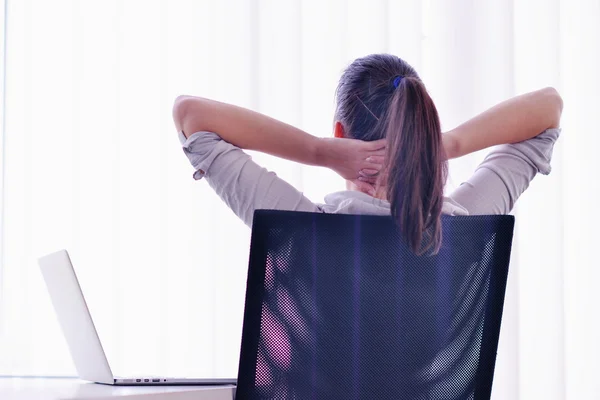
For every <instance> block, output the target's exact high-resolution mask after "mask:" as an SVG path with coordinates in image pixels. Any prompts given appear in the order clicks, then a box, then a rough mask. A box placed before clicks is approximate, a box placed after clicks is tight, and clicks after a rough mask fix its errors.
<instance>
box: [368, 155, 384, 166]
mask: <svg viewBox="0 0 600 400" xmlns="http://www.w3.org/2000/svg"><path fill="white" fill-rule="evenodd" d="M384 159H385V157H384V156H383V155H371V156H369V157H367V158H365V161H366V162H367V163H369V164H377V165H383V160H384Z"/></svg>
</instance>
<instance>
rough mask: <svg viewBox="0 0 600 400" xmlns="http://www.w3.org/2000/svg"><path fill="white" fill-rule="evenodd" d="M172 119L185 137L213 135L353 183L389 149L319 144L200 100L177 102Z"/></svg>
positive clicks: (262, 118)
mask: <svg viewBox="0 0 600 400" xmlns="http://www.w3.org/2000/svg"><path fill="white" fill-rule="evenodd" d="M173 119H174V122H175V126H176V128H177V130H178V131H183V133H184V135H185V136H186V137H188V136H190V135H191V134H193V133H195V132H199V131H209V132H214V133H216V134H217V135H219V136H220V137H221V138H222V139H223V140H225V141H227V142H229V143H231V144H233V145H235V146H237V147H239V148H242V149H248V150H257V151H261V152H264V153H267V154H271V155H274V156H277V157H281V158H285V159H287V160H291V161H296V162H299V163H302V164H307V165H315V166H321V167H327V168H331V169H333V170H334V171H336V172H337V173H338V174H340V175H341V176H342V177H344V178H346V179H349V180H352V181H354V180H357V179H358V177H359V171H361V170H379V169H380V168H381V163H382V158H383V157H381V156H382V155H383V153H384V147H385V142H384V141H383V140H379V141H373V142H363V141H360V140H353V139H335V138H319V137H316V136H313V135H310V134H308V133H306V132H304V131H302V130H301V129H298V128H295V127H293V126H291V125H288V124H286V123H284V122H281V121H278V120H276V119H273V118H270V117H268V116H266V115H263V114H260V113H257V112H254V111H252V110H248V109H245V108H242V107H238V106H235V105H231V104H225V103H221V102H218V101H214V100H209V99H205V98H201V97H195V96H179V97H177V99H176V100H175V104H174V106H173ZM370 156H377V157H371V158H370V159H369V157H370Z"/></svg>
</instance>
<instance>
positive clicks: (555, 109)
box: [541, 87, 563, 129]
mask: <svg viewBox="0 0 600 400" xmlns="http://www.w3.org/2000/svg"><path fill="white" fill-rule="evenodd" d="M541 91H542V94H543V96H544V99H545V100H546V101H547V103H548V105H549V106H548V107H549V112H548V117H549V119H550V120H549V124H548V128H549V129H552V128H558V127H560V118H561V116H562V110H563V99H562V97H561V96H560V93H558V90H556V89H555V88H553V87H547V88H544V89H542V90H541Z"/></svg>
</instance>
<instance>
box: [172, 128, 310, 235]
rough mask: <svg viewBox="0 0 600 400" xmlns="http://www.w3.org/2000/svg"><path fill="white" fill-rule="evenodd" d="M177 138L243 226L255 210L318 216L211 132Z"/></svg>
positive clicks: (295, 192)
mask: <svg viewBox="0 0 600 400" xmlns="http://www.w3.org/2000/svg"><path fill="white" fill-rule="evenodd" d="M179 138H180V140H181V142H182V145H183V151H184V153H185V154H186V156H187V157H188V159H189V160H190V162H191V164H192V166H193V167H194V169H195V172H194V175H193V177H194V179H196V180H199V179H202V178H203V177H204V178H205V179H206V180H207V182H208V184H209V185H210V187H211V188H212V189H213V190H214V191H215V192H216V193H217V195H218V196H219V197H220V198H221V199H222V200H223V201H224V202H225V204H227V206H228V207H229V208H230V209H231V210H232V211H233V212H234V213H235V215H237V216H238V217H239V218H240V219H241V220H242V221H244V223H245V224H246V225H248V226H249V227H251V226H252V218H253V216H254V210H256V209H271V210H289V211H309V212H321V209H320V208H319V206H317V205H316V204H314V203H313V202H311V201H310V200H309V199H308V198H306V197H305V196H304V195H303V194H302V192H300V191H298V190H297V189H296V188H294V187H293V186H292V185H290V184H289V183H287V182H286V181H284V180H283V179H281V178H279V177H278V176H277V175H276V174H275V173H274V172H270V171H267V170H266V169H265V168H263V167H261V166H259V165H258V164H257V163H255V162H254V161H252V158H251V157H250V156H249V155H248V154H246V153H245V152H244V151H242V149H240V148H239V147H236V146H234V145H232V144H231V143H228V142H226V141H224V140H223V139H221V137H220V136H218V135H217V134H215V133H212V132H196V133H194V134H192V135H190V136H189V137H188V138H187V139H186V138H185V136H184V135H183V133H182V132H179Z"/></svg>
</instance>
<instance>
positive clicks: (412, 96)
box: [385, 76, 448, 255]
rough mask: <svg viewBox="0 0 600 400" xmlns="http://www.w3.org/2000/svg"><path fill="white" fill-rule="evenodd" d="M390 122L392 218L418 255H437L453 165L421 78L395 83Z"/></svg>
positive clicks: (388, 118) (389, 165) (388, 193)
mask: <svg viewBox="0 0 600 400" xmlns="http://www.w3.org/2000/svg"><path fill="white" fill-rule="evenodd" d="M394 86H396V89H395V90H394V94H393V98H392V100H391V103H390V106H389V109H388V113H387V114H388V115H387V123H386V128H385V129H386V136H385V137H386V138H387V155H386V160H387V163H388V165H387V166H386V169H387V178H386V179H387V198H388V200H389V201H390V204H391V213H392V217H393V218H394V219H395V220H396V221H397V223H398V225H399V229H400V233H401V234H402V236H403V238H404V239H405V240H406V242H407V243H408V246H409V247H410V248H411V249H412V250H413V251H414V252H415V253H416V254H417V255H421V254H424V253H426V252H432V253H437V252H438V251H439V249H440V246H441V240H442V229H441V214H442V203H443V193H444V184H445V182H446V177H447V174H448V164H447V161H446V156H445V153H444V148H443V145H442V134H441V128H440V120H439V116H438V113H437V110H436V108H435V105H434V104H433V101H432V100H431V97H429V94H428V93H427V90H426V89H425V86H424V85H423V83H422V82H421V80H420V79H419V78H418V77H414V76H406V77H400V78H398V77H397V78H396V79H395V80H394Z"/></svg>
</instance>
